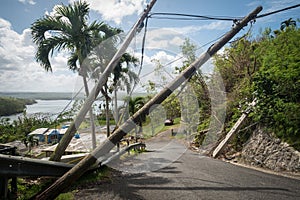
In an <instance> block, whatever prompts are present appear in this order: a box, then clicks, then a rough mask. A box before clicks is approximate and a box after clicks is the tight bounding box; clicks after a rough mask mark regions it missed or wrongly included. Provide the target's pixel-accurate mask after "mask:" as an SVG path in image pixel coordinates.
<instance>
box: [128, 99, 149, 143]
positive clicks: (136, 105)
mask: <svg viewBox="0 0 300 200" xmlns="http://www.w3.org/2000/svg"><path fill="white" fill-rule="evenodd" d="M144 105H145V99H144V97H134V98H131V97H130V98H129V101H128V110H129V114H130V116H132V115H134V113H136V112H137V111H138V110H139V109H141V108H142V107H143V106H144ZM145 120H146V115H145V114H143V115H140V116H139V119H138V125H139V127H140V128H142V122H143V121H145ZM138 132H142V131H141V130H137V126H135V140H136V142H137V133H138Z"/></svg>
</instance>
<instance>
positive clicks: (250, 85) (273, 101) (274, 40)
mask: <svg viewBox="0 0 300 200" xmlns="http://www.w3.org/2000/svg"><path fill="white" fill-rule="evenodd" d="M299 38H300V30H299V28H298V27H297V26H296V22H295V21H294V20H292V19H289V20H287V21H285V22H283V23H282V24H281V28H280V30H275V31H272V30H271V29H270V28H267V29H265V30H264V31H263V32H262V34H261V35H260V36H259V37H257V38H254V39H253V38H252V37H251V35H250V34H247V35H245V36H244V37H242V38H239V39H238V40H236V41H234V42H232V43H231V44H230V46H229V47H228V48H226V49H225V51H224V53H222V54H218V55H217V56H215V65H216V67H217V70H218V71H219V72H220V73H221V75H222V78H223V81H224V84H225V90H226V93H227V98H228V102H227V118H226V124H225V127H226V129H225V132H226V131H228V130H229V129H230V128H231V127H232V125H233V124H234V123H235V122H236V120H237V119H238V117H239V116H240V115H241V113H242V112H243V111H244V109H245V107H246V106H247V103H250V102H251V101H252V100H253V99H256V100H257V105H256V106H255V109H254V112H253V113H252V114H251V115H250V117H251V118H250V119H248V122H247V123H246V126H248V127H249V126H250V127H251V126H252V125H254V124H262V125H263V126H265V127H267V128H268V129H269V130H270V131H272V132H273V133H274V134H275V135H276V136H277V137H279V138H281V139H283V140H284V141H286V142H288V143H289V144H291V145H293V146H294V147H296V148H297V149H300V127H299V121H300V104H299V103H300V102H299V100H300V59H299V55H300V49H299V46H300V41H299ZM250 133H251V129H246V130H245V131H244V132H242V133H240V134H239V135H238V136H237V137H236V138H235V140H234V143H235V146H236V147H240V146H241V145H242V143H243V142H245V141H246V140H247V139H248V137H249V135H250Z"/></svg>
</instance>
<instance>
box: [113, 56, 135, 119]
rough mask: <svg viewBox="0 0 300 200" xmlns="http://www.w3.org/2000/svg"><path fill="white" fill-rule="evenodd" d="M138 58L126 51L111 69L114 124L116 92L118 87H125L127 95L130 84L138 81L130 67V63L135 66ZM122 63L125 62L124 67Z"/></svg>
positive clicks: (116, 106)
mask: <svg viewBox="0 0 300 200" xmlns="http://www.w3.org/2000/svg"><path fill="white" fill-rule="evenodd" d="M137 62H138V59H137V58H135V57H133V56H131V55H130V54H128V53H125V54H123V56H122V58H121V60H120V62H119V63H118V64H117V66H116V67H115V69H114V71H113V75H114V77H113V89H114V99H115V102H114V106H115V120H116V124H118V122H119V111H118V97H117V92H118V90H119V89H121V90H124V89H126V92H127V95H129V93H130V90H131V88H132V84H137V83H138V81H139V77H138V75H137V74H136V73H135V72H134V71H132V70H131V69H130V65H131V64H133V65H134V66H137ZM123 64H126V65H125V67H124V65H123Z"/></svg>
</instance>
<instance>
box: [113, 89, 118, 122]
mask: <svg viewBox="0 0 300 200" xmlns="http://www.w3.org/2000/svg"><path fill="white" fill-rule="evenodd" d="M114 96H115V121H116V125H118V123H119V111H118V97H117V87H116V88H115V90H114Z"/></svg>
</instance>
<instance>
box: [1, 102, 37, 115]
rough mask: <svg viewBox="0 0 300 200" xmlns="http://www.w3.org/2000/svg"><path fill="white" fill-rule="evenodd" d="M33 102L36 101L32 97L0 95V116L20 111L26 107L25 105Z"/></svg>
mask: <svg viewBox="0 0 300 200" xmlns="http://www.w3.org/2000/svg"><path fill="white" fill-rule="evenodd" d="M34 103H36V101H35V100H32V99H21V98H14V97H0V116H8V115H12V114H17V113H21V112H23V110H24V109H25V108H26V105H31V104H34Z"/></svg>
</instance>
